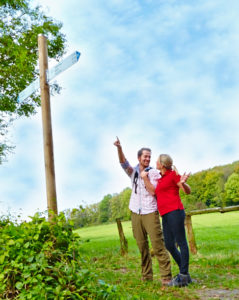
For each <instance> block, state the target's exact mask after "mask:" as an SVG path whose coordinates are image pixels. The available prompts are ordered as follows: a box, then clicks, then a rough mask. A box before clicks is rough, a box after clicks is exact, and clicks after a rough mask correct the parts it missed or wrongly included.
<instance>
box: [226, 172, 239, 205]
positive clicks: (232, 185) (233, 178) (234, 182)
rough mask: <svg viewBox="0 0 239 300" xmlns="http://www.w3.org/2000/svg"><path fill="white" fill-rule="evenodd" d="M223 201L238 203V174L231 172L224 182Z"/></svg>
mask: <svg viewBox="0 0 239 300" xmlns="http://www.w3.org/2000/svg"><path fill="white" fill-rule="evenodd" d="M225 201H226V204H227V205H235V204H238V203H239V174H237V173H232V174H231V175H230V176H229V178H228V180H227V182H226V183H225Z"/></svg>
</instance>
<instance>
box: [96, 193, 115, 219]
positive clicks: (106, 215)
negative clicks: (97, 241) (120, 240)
mask: <svg viewBox="0 0 239 300" xmlns="http://www.w3.org/2000/svg"><path fill="white" fill-rule="evenodd" d="M111 198H112V195H110V194H108V195H106V196H104V199H103V200H102V201H101V202H100V204H99V222H100V223H105V222H107V221H109V219H110V199H111Z"/></svg>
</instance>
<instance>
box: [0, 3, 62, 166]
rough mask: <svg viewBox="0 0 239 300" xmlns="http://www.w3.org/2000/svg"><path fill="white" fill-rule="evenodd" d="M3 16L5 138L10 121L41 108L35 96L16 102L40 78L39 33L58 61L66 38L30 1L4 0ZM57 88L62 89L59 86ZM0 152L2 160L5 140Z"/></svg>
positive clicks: (0, 117) (0, 97)
mask: <svg viewBox="0 0 239 300" xmlns="http://www.w3.org/2000/svg"><path fill="white" fill-rule="evenodd" d="M0 15H1V19H0V133H1V134H2V135H5V133H6V131H5V130H6V127H7V125H9V124H10V121H11V119H10V118H16V117H18V116H30V115H31V114H33V113H34V112H35V109H36V107H38V106H39V105H40V98H39V96H37V95H36V94H33V95H32V96H31V97H29V98H28V99H26V100H25V101H24V102H23V103H18V102H17V97H18V94H19V93H20V92H21V91H22V90H23V89H24V88H26V87H27V86H28V85H29V84H30V83H31V82H32V81H33V80H34V79H35V78H36V77H37V76H38V70H37V68H36V66H37V60H38V55H37V47H38V45H37V37H38V34H44V35H45V36H46V37H47V39H48V55H49V57H50V58H55V59H57V60H58V59H59V58H60V57H61V56H62V55H63V54H64V49H65V36H64V35H63V34H62V33H61V32H60V29H61V27H62V24H61V23H59V22H56V21H54V20H53V19H52V18H50V17H47V16H46V15H45V14H44V13H43V12H42V10H41V8H40V7H39V6H38V7H35V8H33V7H32V6H31V5H30V0H1V4H0ZM54 88H55V90H59V86H57V85H54ZM3 124H5V127H3ZM0 149H1V150H0V156H1V157H2V156H3V155H4V154H5V153H6V151H7V150H8V145H7V144H6V142H5V141H0ZM0 162H1V160H0Z"/></svg>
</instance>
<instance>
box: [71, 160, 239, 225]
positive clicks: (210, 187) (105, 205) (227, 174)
mask: <svg viewBox="0 0 239 300" xmlns="http://www.w3.org/2000/svg"><path fill="white" fill-rule="evenodd" d="M188 184H189V185H190V187H191V194H190V195H186V194H184V193H180V196H181V199H182V202H183V204H184V207H185V210H186V211H187V212H189V211H192V210H195V209H204V208H211V207H226V206H233V205H238V204H239V161H235V162H233V163H231V164H227V165H223V166H216V167H214V168H211V169H207V170H203V171H200V172H197V173H194V174H192V175H191V176H190V177H189V179H188ZM130 195H131V188H129V187H127V188H125V189H124V190H123V191H122V192H120V193H119V194H108V195H106V196H104V198H103V199H102V200H101V201H100V202H99V203H96V204H91V205H87V206H85V207H84V206H83V205H80V206H79V207H78V208H74V209H71V210H70V209H68V210H66V211H65V215H66V218H67V219H68V220H72V221H74V224H75V228H81V227H84V226H89V225H96V224H104V223H110V222H114V221H115V219H116V218H120V219H121V220H123V221H127V220H130V211H129V209H128V206H129V199H130Z"/></svg>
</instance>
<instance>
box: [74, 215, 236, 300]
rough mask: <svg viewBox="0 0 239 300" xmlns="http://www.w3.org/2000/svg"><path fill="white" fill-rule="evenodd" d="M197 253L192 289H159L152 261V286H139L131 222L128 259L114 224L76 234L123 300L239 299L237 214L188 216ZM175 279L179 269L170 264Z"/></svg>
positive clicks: (93, 263) (128, 225) (125, 227)
mask: <svg viewBox="0 0 239 300" xmlns="http://www.w3.org/2000/svg"><path fill="white" fill-rule="evenodd" d="M192 223H193V229H194V233H195V238H196V243H197V248H198V253H197V254H196V255H192V254H190V274H191V277H192V279H193V280H194V282H193V284H191V285H190V286H188V287H185V288H171V287H163V286H162V285H161V283H160V274H159V270H158V263H157V261H156V259H155V258H153V268H154V281H153V282H142V281H141V280H140V278H141V267H140V254H139V251H138V248H137V245H136V242H135V240H134V238H133V235H132V228H131V222H129V221H128V222H122V226H123V230H124V234H125V236H126V238H127V241H128V254H127V255H125V256H121V255H120V242H119V235H118V229H117V225H116V223H114V224H106V225H99V226H91V227H86V228H81V229H78V230H77V233H78V234H79V235H80V237H81V240H82V245H81V253H82V255H83V256H84V257H85V259H86V260H87V261H88V265H89V267H90V268H91V269H92V270H94V272H95V273H96V274H97V276H98V278H99V279H100V280H103V281H105V282H106V283H109V284H111V285H114V286H116V288H117V289H118V290H119V291H120V293H121V295H122V299H147V300H148V299H239V212H230V213H224V214H221V213H212V214H205V215H196V216H192ZM172 271H173V275H176V274H177V273H178V268H177V266H176V265H175V263H174V262H173V260H172Z"/></svg>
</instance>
